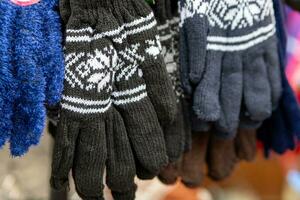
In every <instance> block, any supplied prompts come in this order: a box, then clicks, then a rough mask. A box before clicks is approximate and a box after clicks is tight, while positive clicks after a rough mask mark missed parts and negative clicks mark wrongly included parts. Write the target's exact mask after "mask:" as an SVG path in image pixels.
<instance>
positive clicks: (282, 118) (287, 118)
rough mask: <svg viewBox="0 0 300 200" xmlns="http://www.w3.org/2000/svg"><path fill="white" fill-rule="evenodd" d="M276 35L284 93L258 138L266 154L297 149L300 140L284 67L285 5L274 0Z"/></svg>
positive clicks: (298, 118) (297, 113) (299, 115)
mask: <svg viewBox="0 0 300 200" xmlns="http://www.w3.org/2000/svg"><path fill="white" fill-rule="evenodd" d="M273 3H274V10H275V18H276V27H277V29H276V34H277V38H278V41H279V42H278V53H279V59H280V66H281V77H282V87H283V93H282V98H281V100H280V104H279V106H278V108H277V109H276V110H275V111H274V112H273V113H272V117H270V118H269V119H267V120H265V121H264V123H263V125H262V126H261V127H260V129H259V130H258V135H257V136H258V138H259V139H260V140H261V141H262V142H263V145H264V149H265V154H266V156H268V155H269V154H270V150H273V151H275V152H276V153H284V152H285V151H286V150H288V149H290V150H292V149H294V148H295V146H296V145H295V143H296V141H295V136H296V137H297V139H299V138H300V124H299V123H298V122H299V121H300V111H299V105H298V103H297V100H296V98H295V96H294V93H293V90H292V89H291V86H290V85H289V83H288V80H287V78H286V75H285V72H284V67H285V65H286V64H285V63H286V40H287V39H286V33H285V29H284V21H285V20H284V12H283V10H284V9H283V4H282V2H281V1H280V0H273Z"/></svg>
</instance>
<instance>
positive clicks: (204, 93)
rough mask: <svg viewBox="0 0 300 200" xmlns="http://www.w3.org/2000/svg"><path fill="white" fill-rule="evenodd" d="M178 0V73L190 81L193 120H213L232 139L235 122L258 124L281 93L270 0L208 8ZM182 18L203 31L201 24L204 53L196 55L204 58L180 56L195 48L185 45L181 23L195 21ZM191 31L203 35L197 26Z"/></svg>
mask: <svg viewBox="0 0 300 200" xmlns="http://www.w3.org/2000/svg"><path fill="white" fill-rule="evenodd" d="M183 2H184V3H185V4H184V3H183V4H182V5H183V6H182V7H183V8H182V9H183V11H182V13H181V15H182V16H181V18H182V22H183V28H182V29H181V30H182V35H183V37H182V41H183V42H181V44H182V45H183V46H182V47H181V49H182V50H183V51H182V53H181V54H182V56H181V57H183V59H182V62H181V63H182V73H183V77H187V78H188V80H189V82H191V83H192V86H191V87H190V88H191V90H192V93H193V96H194V100H193V110H194V112H195V114H196V115H197V117H198V119H199V120H202V121H204V122H214V121H217V122H216V123H215V127H216V129H217V131H218V132H219V133H220V134H221V136H224V137H232V136H233V135H234V133H235V132H236V129H237V127H238V126H239V123H240V122H241V125H240V126H241V127H243V126H244V127H248V128H249V127H252V128H253V127H256V126H258V125H259V124H260V122H261V121H263V120H264V119H266V118H267V117H269V116H270V114H271V112H272V109H274V108H276V106H277V104H278V100H279V98H280V95H281V84H280V71H279V65H278V56H277V53H276V39H275V37H274V33H275V25H274V23H275V22H274V19H273V18H274V16H273V7H272V1H270V0H268V1H259V0H247V1H239V0H235V1H232V2H227V1H225V0H211V1H209V6H207V4H206V3H208V2H207V1H189V0H185V1H184V0H183ZM184 5H188V6H185V7H184ZM191 5H192V6H191ZM184 8H187V9H184ZM191 8H192V9H191ZM194 8H197V9H196V11H195V9H194ZM205 8H206V10H205ZM201 11H203V12H201ZM197 13H201V14H202V13H204V14H202V15H201V14H200V15H199V14H197ZM194 16H200V17H194ZM187 18H188V19H193V20H196V19H197V23H199V24H202V25H203V26H204V29H205V30H207V28H206V26H205V24H207V27H208V34H207V37H206V41H205V43H206V44H207V45H206V52H205V53H204V52H202V53H201V54H199V55H202V57H205V62H201V63H196V62H194V61H193V60H192V59H190V58H187V56H184V52H188V53H189V54H193V51H194V49H195V48H196V47H197V46H199V45H197V46H196V45H195V46H191V47H189V46H188V44H190V42H189V41H188V40H187V39H186V38H187V36H185V35H186V34H188V32H191V31H187V30H186V29H184V26H187V27H189V26H191V27H193V24H196V22H194V23H193V24H190V25H189V24H188V23H187V21H188V19H187ZM199 26H200V25H199ZM199 26H197V27H199ZM199 31H200V32H199ZM197 32H199V33H198V35H199V34H200V35H201V34H203V30H197V31H195V32H194V33H197ZM204 38H205V37H204ZM184 44H185V46H184ZM198 48H199V47H198ZM192 57H195V56H192ZM191 63H196V65H193V64H191ZM184 66H188V67H184ZM184 70H185V71H184ZM195 77H196V78H195ZM185 80H187V79H185ZM183 83H187V81H184V80H183ZM185 89H186V88H185ZM186 90H187V89H186ZM187 91H188V90H187ZM193 91H194V92H193ZM241 108H242V110H241Z"/></svg>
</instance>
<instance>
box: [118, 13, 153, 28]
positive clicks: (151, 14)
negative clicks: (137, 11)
mask: <svg viewBox="0 0 300 200" xmlns="http://www.w3.org/2000/svg"><path fill="white" fill-rule="evenodd" d="M152 19H154V14H153V12H151V13H150V14H149V15H148V16H146V17H141V18H139V19H136V20H134V21H132V22H129V23H126V24H124V25H125V26H126V27H128V28H129V27H132V26H136V25H138V24H141V23H144V22H147V21H150V20H152Z"/></svg>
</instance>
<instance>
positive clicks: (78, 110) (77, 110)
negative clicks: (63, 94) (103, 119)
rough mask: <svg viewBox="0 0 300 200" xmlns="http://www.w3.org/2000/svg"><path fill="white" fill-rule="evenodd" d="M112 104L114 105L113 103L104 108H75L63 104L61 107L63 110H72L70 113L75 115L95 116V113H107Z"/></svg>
mask: <svg viewBox="0 0 300 200" xmlns="http://www.w3.org/2000/svg"><path fill="white" fill-rule="evenodd" d="M111 104H112V102H109V104H108V105H107V106H106V107H104V108H78V107H75V106H72V105H68V104H65V103H62V104H61V107H62V108H63V109H66V110H70V111H73V112H75V113H81V114H94V113H104V112H106V111H107V110H108V109H109V108H110V106H111Z"/></svg>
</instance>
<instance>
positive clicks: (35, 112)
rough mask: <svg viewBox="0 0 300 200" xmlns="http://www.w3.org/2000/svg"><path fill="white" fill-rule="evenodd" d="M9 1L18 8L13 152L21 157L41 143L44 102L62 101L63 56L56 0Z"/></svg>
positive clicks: (15, 45)
mask: <svg viewBox="0 0 300 200" xmlns="http://www.w3.org/2000/svg"><path fill="white" fill-rule="evenodd" d="M13 3H14V4H15V5H14V4H13ZM10 4H11V6H13V7H14V9H15V10H16V11H15V12H16V13H15V18H16V20H15V24H14V25H15V26H16V27H18V28H16V29H15V31H14V40H15V43H14V44H13V45H14V47H13V48H14V51H13V52H12V55H13V58H14V60H13V63H14V77H13V78H14V80H15V81H14V82H15V84H16V87H15V88H14V89H13V91H14V94H15V99H14V108H13V110H14V112H13V115H12V121H13V127H12V128H13V129H12V133H11V137H10V151H11V154H12V155H13V156H21V155H23V154H25V153H26V152H27V151H28V149H29V147H30V146H32V145H36V144H38V142H39V139H40V136H41V134H42V131H43V129H44V123H45V116H46V111H45V104H49V105H50V104H56V103H58V102H59V100H60V94H61V90H62V80H63V78H62V77H63V59H62V58H63V57H62V48H61V44H60V41H61V36H60V29H59V28H60V25H59V20H58V15H57V14H56V13H55V11H54V9H55V6H56V4H55V1H42V2H39V3H34V4H31V5H25V4H24V5H23V4H20V2H18V1H16V2H11V3H10ZM11 17H12V19H14V18H13V16H11ZM45 41H47V42H49V43H48V44H46V42H45ZM50 46H51V48H50ZM8 114H9V113H8Z"/></svg>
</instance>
